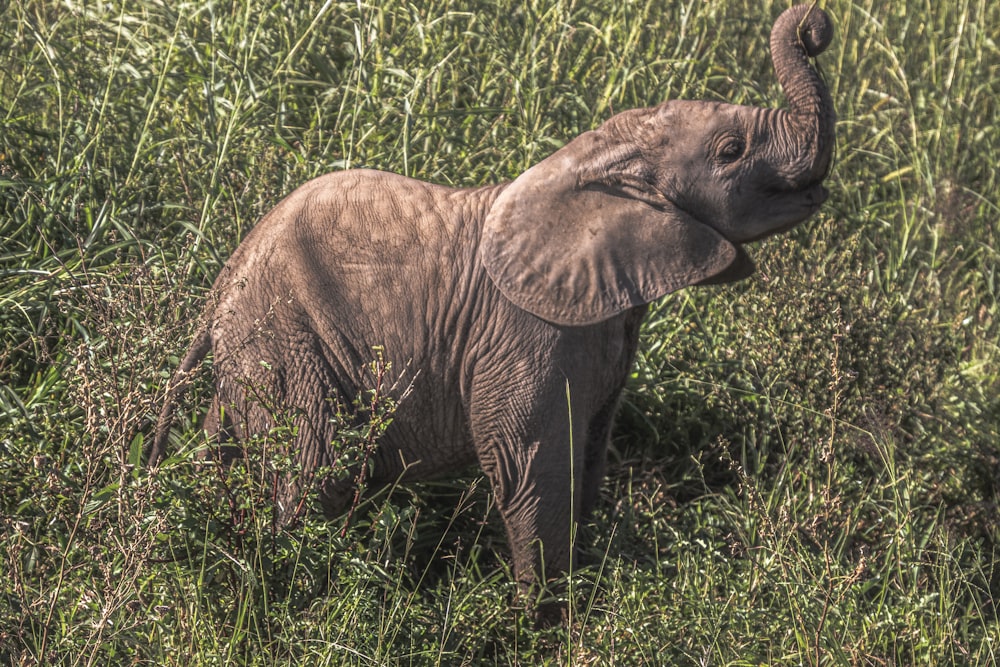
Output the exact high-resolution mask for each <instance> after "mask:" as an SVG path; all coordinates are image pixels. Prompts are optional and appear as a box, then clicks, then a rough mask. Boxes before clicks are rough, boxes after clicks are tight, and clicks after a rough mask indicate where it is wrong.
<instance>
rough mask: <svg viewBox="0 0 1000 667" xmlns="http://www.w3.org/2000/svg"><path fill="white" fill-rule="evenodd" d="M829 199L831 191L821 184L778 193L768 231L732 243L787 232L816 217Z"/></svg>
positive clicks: (757, 232) (758, 231)
mask: <svg viewBox="0 0 1000 667" xmlns="http://www.w3.org/2000/svg"><path fill="white" fill-rule="evenodd" d="M829 197H830V191H829V190H827V189H826V187H825V186H823V185H822V184H821V183H819V182H817V183H814V184H813V185H810V186H808V187H806V188H804V189H801V190H795V191H792V192H789V191H787V190H784V191H780V192H776V193H775V194H774V195H773V199H774V203H773V206H772V207H771V208H770V210H772V211H773V216H772V217H771V220H772V223H771V224H769V225H768V226H767V228H766V229H762V230H755V231H754V232H751V234H750V235H749V236H748V237H747V238H745V239H740V240H739V241H733V240H732V239H730V241H732V242H733V243H739V244H743V243H753V242H754V241H760V240H761V239H766V238H768V237H769V236H774V235H775V234H782V233H784V232H787V231H789V230H790V229H793V228H795V227H797V226H798V225H800V224H801V223H803V222H805V221H806V220H808V219H809V218H811V217H812V216H813V215H815V214H816V212H817V211H819V209H820V208H821V207H822V206H823V204H824V203H825V202H826V200H827V199H828V198H829ZM716 231H718V230H716ZM720 233H721V232H720ZM723 235H724V236H725V234H723ZM727 238H728V237H727Z"/></svg>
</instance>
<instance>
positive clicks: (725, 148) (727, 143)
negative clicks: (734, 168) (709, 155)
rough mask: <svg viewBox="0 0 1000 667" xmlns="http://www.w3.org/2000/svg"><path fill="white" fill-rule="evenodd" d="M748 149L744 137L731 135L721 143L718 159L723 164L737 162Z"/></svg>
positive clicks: (717, 153)
mask: <svg viewBox="0 0 1000 667" xmlns="http://www.w3.org/2000/svg"><path fill="white" fill-rule="evenodd" d="M746 147H747V145H746V141H744V140H743V137H737V136H734V135H729V136H727V137H725V138H723V139H722V141H721V142H719V148H718V150H717V151H716V157H718V159H719V160H720V161H722V162H735V161H736V160H738V159H739V158H740V157H741V156H742V155H743V151H745V150H746Z"/></svg>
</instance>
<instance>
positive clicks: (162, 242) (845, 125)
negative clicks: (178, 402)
mask: <svg viewBox="0 0 1000 667" xmlns="http://www.w3.org/2000/svg"><path fill="white" fill-rule="evenodd" d="M821 5H822V6H823V7H824V8H825V9H826V10H827V11H828V12H829V13H830V14H831V16H832V18H833V19H834V21H835V25H836V30H837V34H836V37H835V40H834V43H833V45H832V46H831V48H830V50H829V51H827V52H826V53H824V54H822V55H821V56H820V57H819V59H818V62H819V68H820V70H821V72H822V75H823V77H824V78H825V80H826V81H827V82H828V84H829V86H830V89H831V92H832V94H833V98H834V102H835V105H836V107H837V112H838V125H837V132H838V140H837V151H836V161H835V165H834V167H833V169H832V172H831V175H830V177H829V179H828V181H827V185H828V187H829V189H830V191H831V196H830V199H829V201H828V202H827V203H826V204H825V205H824V207H823V209H822V211H821V212H820V213H819V214H818V215H817V216H816V217H815V218H814V219H812V220H810V221H809V222H807V223H805V224H804V225H802V226H800V227H799V228H797V229H796V230H794V231H793V232H791V233H789V234H786V235H783V236H780V237H776V238H773V239H769V240H766V241H763V242H760V243H758V244H755V245H754V246H753V247H752V248H751V249H750V252H751V255H752V256H753V257H754V259H755V261H756V262H757V265H758V272H757V273H756V274H755V275H754V276H753V277H752V278H750V279H749V280H747V281H744V282H742V283H739V284H735V285H727V286H715V287H704V288H695V289H688V290H684V291H682V292H679V293H677V294H674V295H671V296H669V297H667V298H665V299H663V300H662V301H660V302H658V303H657V304H656V305H655V307H654V308H653V309H652V311H651V315H650V317H649V319H648V321H647V322H646V325H645V328H644V333H643V339H642V344H641V348H640V352H639V359H638V363H637V365H636V368H635V369H634V373H633V375H632V377H631V379H630V383H629V386H628V389H627V395H626V398H625V401H624V405H623V408H622V411H621V414H620V417H619V420H618V425H617V428H616V430H615V435H614V442H613V452H612V457H611V462H610V471H609V477H608V480H607V482H606V484H605V487H604V490H603V492H602V502H601V503H600V506H599V508H598V511H597V514H596V516H595V517H594V519H593V522H592V523H591V524H590V525H588V526H585V527H583V532H584V534H585V537H584V540H583V541H584V543H585V544H586V545H588V546H587V547H586V556H587V558H586V562H587V565H586V566H585V567H582V568H581V569H580V570H578V571H575V572H573V573H571V575H570V576H569V586H568V595H569V596H570V598H571V607H570V608H571V609H572V617H571V619H570V620H569V622H568V623H567V625H566V626H565V627H561V628H552V629H547V630H537V629H535V628H534V627H533V625H532V623H531V621H530V618H528V617H527V615H526V614H525V613H524V611H523V609H522V608H521V607H522V602H521V601H520V600H519V599H518V598H517V596H516V594H515V587H514V584H513V583H512V577H511V573H510V567H509V563H508V552H507V550H506V546H505V543H504V535H503V531H502V528H501V526H500V521H499V517H497V516H496V513H495V511H493V509H492V506H491V505H492V504H491V497H490V492H489V488H488V484H487V483H486V481H485V480H484V479H482V477H481V475H480V474H479V473H478V472H477V471H476V470H466V471H458V473H457V474H456V477H455V478H454V479H445V480H441V481H437V482H433V483H422V484H412V485H405V486H399V487H396V488H393V489H389V490H384V491H382V492H380V493H375V494H371V495H370V496H369V497H367V498H366V499H365V500H364V501H363V502H362V503H360V504H359V505H358V506H357V507H356V508H355V509H354V511H353V512H352V514H351V516H350V517H341V518H340V519H337V520H333V521H327V520H324V519H323V518H322V517H321V516H320V515H319V514H318V512H317V511H316V510H315V509H314V508H312V506H311V505H310V507H309V511H308V512H307V514H306V516H305V517H304V518H303V520H302V522H301V525H299V526H297V527H296V528H295V529H294V530H289V531H275V530H273V529H272V518H273V511H274V508H273V503H271V501H270V500H269V496H268V493H267V491H268V488H267V484H266V480H267V479H268V475H269V474H270V471H271V470H272V469H273V468H272V466H273V465H274V463H273V462H272V461H269V460H268V458H267V456H266V455H264V454H265V453H266V451H267V450H266V448H260V449H256V450H253V452H251V454H252V455H251V456H249V457H248V458H247V459H246V461H244V462H242V463H241V464H240V465H237V466H234V467H233V468H230V469H220V468H218V467H214V466H199V461H198V458H197V457H198V451H199V449H202V448H204V447H205V444H206V443H205V437H204V435H203V434H202V433H201V431H200V428H199V424H200V420H201V417H202V415H203V414H204V411H205V409H206V408H207V395H208V390H209V386H208V385H209V381H210V375H211V374H210V372H209V371H208V370H207V369H205V370H204V371H203V372H202V373H201V374H200V376H199V380H198V381H197V383H196V387H195V390H194V391H193V392H191V393H190V395H189V396H188V397H187V398H186V399H185V400H184V402H183V405H182V410H181V411H180V413H179V415H178V418H177V420H176V422H175V426H174V428H175V434H174V437H173V440H172V451H171V456H170V457H169V458H168V460H167V461H166V462H165V463H164V464H163V465H162V466H161V467H160V469H159V470H158V471H157V472H156V474H150V473H149V472H148V471H147V470H146V469H144V468H143V466H142V461H141V453H142V450H143V447H144V446H146V445H147V444H148V442H149V440H150V438H151V434H152V430H153V424H154V422H155V417H156V413H157V412H158V410H159V406H160V403H161V401H162V397H163V390H164V387H165V382H166V379H167V378H168V377H169V375H170V373H171V372H172V370H173V368H174V367H176V365H177V363H178V358H179V356H182V355H183V352H184V350H185V348H186V346H187V344H188V342H189V341H190V337H191V334H192V332H193V330H194V327H195V325H196V323H197V317H198V313H199V311H200V308H201V306H202V305H203V304H204V303H205V300H206V299H207V298H209V296H208V293H209V288H210V286H211V283H212V280H213V279H214V277H215V276H216V274H217V273H218V271H219V269H220V267H221V266H222V263H223V262H224V261H225V260H226V258H227V257H228V256H229V254H230V253H231V252H232V250H233V249H234V248H235V247H236V245H237V243H238V242H239V240H240V239H241V238H242V237H243V236H244V235H245V234H246V233H247V232H248V230H249V229H250V228H251V227H252V226H253V225H254V223H255V222H256V221H257V220H258V219H259V218H260V216H261V215H262V214H264V213H265V212H266V211H267V210H269V209H270V208H271V207H272V206H273V205H274V204H276V203H277V202H278V201H279V200H280V199H281V197H283V196H284V195H285V194H287V193H289V192H290V191H291V190H292V189H294V188H295V187H296V186H297V185H299V184H301V183H302V182H304V181H305V180H307V179H309V178H311V177H313V176H316V175H319V174H322V173H325V172H329V171H333V170H340V169H347V168H353V167H362V166H364V167H373V168H378V169H384V170H389V171H394V172H398V173H403V174H406V175H409V176H413V177H415V178H420V179H425V180H430V181H434V182H437V183H442V184H449V185H454V186H476V185H481V184H485V183H493V182H498V181H500V180H504V179H510V178H513V177H515V176H516V175H518V174H519V173H521V172H522V171H524V170H525V169H526V168H527V167H529V166H530V165H532V164H534V163H536V162H537V161H538V160H540V159H541V158H543V157H545V156H546V155H548V154H549V153H551V152H552V151H554V150H555V149H556V148H558V147H560V146H561V145H563V144H564V143H565V142H566V141H568V140H569V139H571V138H572V137H574V136H576V135H577V134H579V133H581V132H583V131H586V130H588V129H591V128H593V127H595V126H597V125H598V124H600V123H601V122H602V121H603V120H605V119H606V118H608V117H609V116H610V115H612V114H613V113H615V112H618V111H622V110H625V109H628V108H633V107H642V106H651V105H654V104H656V103H658V102H659V101H661V100H664V99H667V98H694V99H713V100H720V101H726V102H733V103H740V104H754V105H768V106H777V105H780V104H782V96H781V92H780V90H779V89H778V86H777V83H776V81H775V78H774V74H773V70H772V68H771V64H770V59H769V55H768V51H767V36H768V33H769V31H770V27H771V24H772V22H773V20H774V18H775V17H777V15H778V14H779V13H780V12H781V11H782V10H783V9H785V8H786V7H787V6H789V5H788V3H777V2H772V1H771V0H763V2H750V1H749V0H710V1H698V0H676V1H674V2H654V1H653V0H590V2H584V1H582V0H526V2H511V1H510V0H500V2H485V1H484V0H459V1H457V2H456V1H451V0H419V1H417V0H413V1H406V0H385V1H384V2H362V1H361V0H357V1H338V0H327V1H326V2H324V3H318V2H308V1H306V0H284V1H283V2H281V3H270V2H261V1H260V0H239V1H237V0H232V1H229V2H222V1H219V0H208V1H205V2H184V1H182V2H174V3H166V2H161V1H159V0H130V1H128V2H119V1H117V0H112V1H110V2H103V3H95V2H88V1H84V0H63V1H61V2H56V1H55V0H13V2H10V1H4V2H0V17H2V20H0V341H2V344H0V562H2V572H3V573H4V575H3V576H2V577H0V658H2V660H3V661H4V662H7V663H9V664H14V665H29V664H65V665H92V664H100V665H106V664H132V665H135V664H155V665H175V664H176V665H215V664H227V665H228V664H241V665H242V664H246V665H299V664H308V665H372V664H379V665H381V664H385V665H402V664H406V665H460V664H467V665H479V664H498V665H540V664H553V665H555V664H572V665H604V664H614V665H763V664H768V665H815V666H818V665H950V664H954V665H995V664H997V654H998V652H1000V620H998V611H997V604H996V600H997V596H998V594H1000V519H998V517H1000V509H998V499H1000V346H998V341H1000V311H998V308H997V297H998V294H1000V283H998V280H1000V274H998V265H1000V237H998V236H1000V232H998V227H1000V224H998V221H1000V176H998V174H1000V170H998V168H997V158H998V156H1000V32H998V28H997V26H1000V3H996V2H989V1H987V0H956V1H955V2H949V3H940V2H932V1H931V0H898V1H897V2H891V3H883V2H875V0H855V1H854V2H847V1H845V0H829V1H828V2H825V3H821ZM371 298H373V299H377V298H379V295H378V294H372V295H371ZM387 409H388V410H389V411H391V405H390V406H387ZM382 427H384V421H381V422H380V421H379V420H374V421H373V423H372V424H370V425H368V426H367V427H366V428H363V429H361V430H355V431H345V433H344V436H343V437H344V442H345V443H352V442H353V443H364V442H367V441H368V439H370V438H374V437H377V435H378V430H379V429H380V428H382ZM283 436H284V437H287V433H284V434H283V433H281V432H276V433H274V434H271V435H270V436H268V437H269V438H272V439H280V438H281V437H283ZM257 454H259V455H257Z"/></svg>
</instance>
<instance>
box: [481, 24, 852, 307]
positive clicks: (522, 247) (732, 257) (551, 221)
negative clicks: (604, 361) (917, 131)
mask: <svg viewBox="0 0 1000 667" xmlns="http://www.w3.org/2000/svg"><path fill="white" fill-rule="evenodd" d="M832 36H833V26H832V24H831V22H830V19H829V17H828V16H827V15H826V13H825V12H823V11H822V10H821V9H818V8H814V7H810V6H808V5H799V6H797V7H793V8H791V9H789V10H787V11H785V12H784V13H783V14H782V15H781V16H780V17H779V18H778V20H777V21H776V22H775V24H774V28H773V30H772V32H771V57H772V60H773V62H774V68H775V72H776V74H777V78H778V81H779V83H780V84H781V87H782V90H783V91H784V93H785V96H786V98H787V101H788V108H785V109H770V108H759V107H747V106H737V105H730V104H722V103H717V102H704V101H686V100H673V101H667V102H664V103H662V104H660V105H659V106H656V107H653V108H649V109H636V110H632V111H626V112H623V113H620V114H618V115H616V116H613V117H612V118H610V119H609V120H608V121H606V122H605V123H604V124H603V125H601V126H600V127H599V128H597V129H596V130H593V131H590V132H586V133H584V134H582V135H580V136H579V137H577V138H576V139H574V140H573V141H571V142H570V143H569V144H567V145H566V146H565V147H563V148H562V149H560V150H559V151H557V152H556V153H554V154H552V155H551V156H549V157H548V158H547V159H545V160H543V161H542V162H540V163H539V164H537V165H535V166H534V167H532V168H531V169H529V170H528V171H526V172H524V174H522V175H521V176H520V177H518V178H517V179H516V180H515V181H514V182H513V183H512V184H511V185H510V186H509V187H508V188H507V189H506V190H505V191H504V192H503V193H502V194H501V195H500V196H499V197H498V198H497V200H496V202H495V203H494V205H493V206H492V208H491V210H490V212H489V214H488V216H487V219H486V221H485V225H484V233H483V244H482V249H481V255H482V257H483V262H484V264H485V266H486V269H487V271H488V272H489V274H490V276H491V278H492V279H493V281H494V283H495V284H496V285H497V286H498V287H499V289H500V290H501V292H503V293H504V295H505V296H506V297H507V298H508V299H510V300H511V301H512V302H513V303H515V304H516V305H518V306H519V307H521V308H523V309H525V310H527V311H529V312H531V313H533V314H534V315H536V316H538V317H541V318H542V319H545V320H548V321H550V322H553V323H556V324H561V325H584V324H591V323H596V322H600V321H602V320H606V319H608V318H610V317H613V316H615V315H617V314H618V313H620V312H623V311H625V310H627V309H629V308H632V307H635V306H637V305H641V304H645V303H649V302H650V301H652V300H654V299H657V298H659V297H661V296H663V295H664V294H667V293H669V292H672V291H674V290H677V289H680V288H682V287H686V286H688V285H696V284H700V283H708V282H715V283H718V282H728V281H732V280H738V279H741V278H744V277H746V276H748V275H750V274H751V273H752V272H753V263H752V262H751V260H750V259H749V257H748V256H747V254H746V252H745V251H744V250H743V248H742V244H744V243H747V242H750V241H754V240H757V239H761V238H764V237H766V236H769V235H771V234H776V233H778V232H782V231H785V230H788V229H790V228H791V227H793V226H795V225H797V224H799V223H800V222H802V221H804V220H806V219H807V218H809V217H810V216H811V215H813V214H814V213H815V212H816V211H817V210H818V209H819V207H820V205H821V204H822V203H823V202H824V201H825V199H826V197H827V191H826V189H825V188H824V187H823V186H822V185H821V181H822V180H823V178H824V177H825V176H826V174H827V171H828V169H829V166H830V162H831V155H832V152H833V144H834V123H835V114H834V110H833V103H832V101H831V98H830V94H829V91H828V90H827V88H826V86H825V85H824V84H823V82H822V81H821V80H820V78H819V76H818V74H817V73H816V71H815V70H814V69H813V68H812V66H811V65H810V64H809V60H808V59H809V58H810V57H812V56H815V55H817V54H819V53H821V52H822V51H823V50H824V49H825V48H826V47H827V45H828V44H829V43H830V40H831V39H832Z"/></svg>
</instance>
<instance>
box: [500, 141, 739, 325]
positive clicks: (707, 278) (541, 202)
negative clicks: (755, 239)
mask: <svg viewBox="0 0 1000 667" xmlns="http://www.w3.org/2000/svg"><path fill="white" fill-rule="evenodd" d="M632 157H633V156H630V155H629V154H628V151H627V149H622V148H621V147H620V146H615V145H614V143H613V142H611V141H610V140H609V139H608V138H607V137H605V136H603V135H602V133H601V131H600V130H597V131H593V132H587V133H585V134H582V135H580V136H579V137H577V138H576V139H574V140H573V141H572V142H570V143H569V144H567V145H566V146H565V147H563V148H562V149H560V150H559V151H557V152H555V153H553V154H552V155H551V156H549V157H548V158H546V159H545V160H543V161H542V162H539V163H538V164H537V165H535V166H534V167H532V168H531V169H529V170H528V171H526V172H524V173H523V174H522V175H521V176H519V177H518V178H517V179H516V180H515V181H514V182H513V183H511V184H510V185H509V186H508V187H507V188H506V189H505V190H504V191H503V192H502V193H501V194H500V196H499V197H498V198H497V199H496V201H495V202H494V204H493V206H492V207H491V208H490V210H489V212H488V214H487V216H486V220H485V223H484V229H483V241H482V246H481V255H482V260H483V263H484V265H485V267H486V270H487V272H488V273H489V275H490V277H491V278H492V279H493V282H494V283H495V284H496V285H497V287H498V288H499V289H500V291H501V292H502V293H503V294H504V296H506V297H507V298H508V299H509V300H510V301H511V302H513V303H514V304H515V305H516V306H518V307H519V308H522V309H524V310H527V311H528V312H530V313H532V314H534V315H536V316H537V317H540V318H542V319H544V320H547V321H549V322H553V323H555V324H559V325H576V326H580V325H586V324H593V323H596V322H600V321H602V320H606V319H608V318H611V317H613V316H615V315H617V314H618V313H620V312H622V311H625V310H628V309H630V308H633V307H635V306H639V305H642V304H646V303H649V302H650V301H653V300H655V299H657V298H659V297H661V296H663V295H665V294H668V293H670V292H673V291H675V290H678V289H681V288H682V287H687V286H689V285H696V284H700V283H714V282H729V281H733V280H740V279H742V278H745V277H747V276H749V275H750V274H751V273H753V263H752V262H751V260H750V258H749V257H748V256H747V255H746V253H745V252H744V251H743V249H742V248H740V247H738V246H735V245H733V244H732V243H730V242H729V241H727V240H726V239H725V238H724V237H723V236H722V235H720V234H719V233H718V232H716V231H715V230H714V229H712V228H711V227H709V226H708V225H705V224H702V223H700V222H698V221H697V220H695V219H694V218H693V217H691V216H690V215H688V214H687V213H685V212H684V211H682V210H680V209H679V208H677V207H676V206H675V205H673V204H672V203H671V202H670V201H669V200H667V199H666V198H665V197H663V195H661V194H659V193H657V192H655V191H653V190H652V189H651V188H650V186H649V185H648V182H649V180H650V179H649V178H647V177H645V176H643V175H642V174H641V173H638V174H637V173H635V168H634V166H633V165H635V164H636V163H637V162H640V161H637V160H634V159H632Z"/></svg>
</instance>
